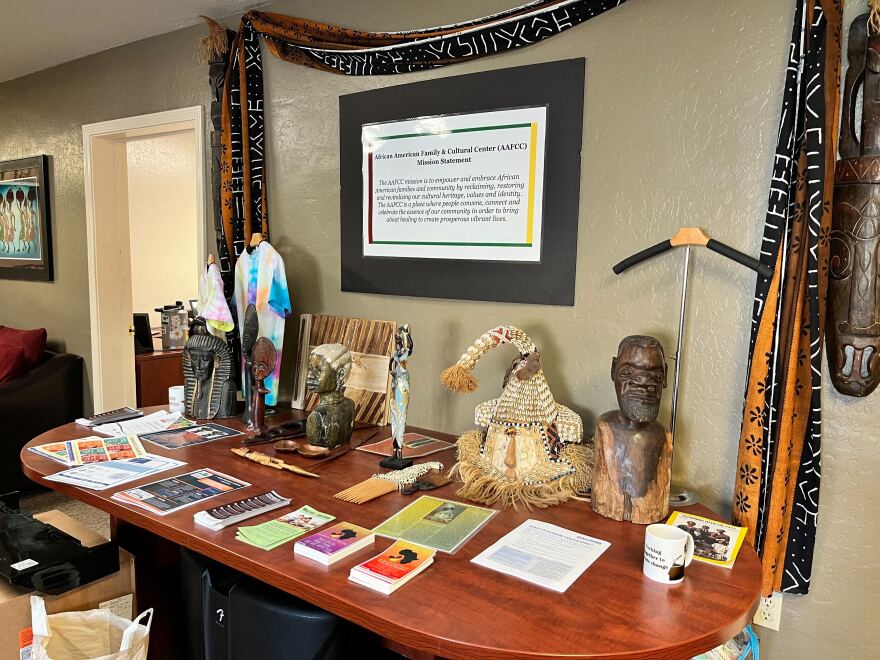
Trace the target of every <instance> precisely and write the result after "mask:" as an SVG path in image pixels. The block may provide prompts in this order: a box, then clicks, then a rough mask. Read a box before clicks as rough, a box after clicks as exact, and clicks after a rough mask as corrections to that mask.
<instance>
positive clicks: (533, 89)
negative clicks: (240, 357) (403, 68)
mask: <svg viewBox="0 0 880 660" xmlns="http://www.w3.org/2000/svg"><path fill="white" fill-rule="evenodd" d="M584 75H585V62H584V60H583V59H582V58H581V59H575V60H564V61H560V62H550V63H546V64H535V65H531V66H524V67H516V68H510V69H500V70H495V71H487V72H483V73H474V74H469V75H464V76H453V77H446V78H439V79H434V80H428V81H424V82H418V83H412V84H408V85H400V86H395V87H387V88H383V89H376V90H370V91H367V92H359V93H356V94H348V95H344V96H340V97H339V110H340V120H339V128H340V147H339V149H340V179H341V189H340V239H341V241H340V243H341V245H340V258H341V259H340V261H341V263H340V270H341V280H342V290H343V291H359V292H366V293H379V294H391V295H405V296H423V297H434V298H458V299H466V300H487V301H504V302H522V303H538V304H550V305H573V304H574V286H575V266H576V261H577V240H578V202H579V196H580V152H581V136H582V130H583V92H584Z"/></svg>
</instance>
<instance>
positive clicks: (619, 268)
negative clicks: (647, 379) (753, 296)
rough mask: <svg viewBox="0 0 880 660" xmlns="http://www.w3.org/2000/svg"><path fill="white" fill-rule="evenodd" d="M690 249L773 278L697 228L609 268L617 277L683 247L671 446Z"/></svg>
mask: <svg viewBox="0 0 880 660" xmlns="http://www.w3.org/2000/svg"><path fill="white" fill-rule="evenodd" d="M693 246H696V247H707V248H709V249H710V250H712V251H713V252H717V253H718V254H720V255H722V256H724V257H727V258H728V259H732V260H733V261H735V262H737V263H739V264H742V265H743V266H745V267H746V268H750V269H751V270H753V271H755V272H756V273H758V275H760V276H761V277H763V278H764V279H770V278H771V277H773V269H772V268H771V267H770V266H768V265H767V264H763V263H761V262H760V261H758V260H757V259H754V258H753V257H750V256H749V255H747V254H743V253H742V252H740V251H739V250H734V249H733V248H732V247H730V246H729V245H725V244H724V243H722V242H720V241H716V240H715V239H713V238H710V237H709V236H708V234H706V232H704V231H703V230H702V229H701V228H699V227H680V228H679V230H678V231H677V232H676V233H675V235H674V236H673V237H672V238H668V239H666V240H665V241H662V242H660V243H657V244H656V245H652V246H651V247H649V248H645V249H644V250H642V251H641V252H636V253H635V254H633V255H630V256H629V257H627V258H626V259H624V260H623V261H621V262H619V263H617V264H615V265H614V266H613V267H612V270H613V271H614V272H615V274H617V275H620V274H621V273H623V272H624V271H625V270H627V269H629V268H632V267H633V266H635V265H636V264H639V263H641V262H643V261H647V260H648V259H651V258H652V257H656V256H657V255H658V254H663V253H664V252H666V251H668V250H671V249H673V248H677V247H684V248H685V252H684V270H683V275H682V282H681V308H680V310H679V315H678V341H677V343H676V349H675V357H673V360H675V377H674V379H673V383H672V414H671V419H670V423H669V430H670V432H671V433H672V441H673V443H674V442H675V418H676V414H677V412H678V384H679V383H678V379H679V375H680V373H681V346H682V341H683V339H684V321H685V309H686V305H687V289H688V278H689V275H690V258H691V247H693Z"/></svg>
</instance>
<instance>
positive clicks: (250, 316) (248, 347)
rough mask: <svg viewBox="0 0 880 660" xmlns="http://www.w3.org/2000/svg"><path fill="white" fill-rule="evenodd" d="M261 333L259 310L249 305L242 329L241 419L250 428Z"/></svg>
mask: <svg viewBox="0 0 880 660" xmlns="http://www.w3.org/2000/svg"><path fill="white" fill-rule="evenodd" d="M259 333H260V321H259V318H258V317H257V308H256V307H254V306H253V305H248V306H247V309H246V310H245V312H244V325H243V327H242V328H241V358H242V361H243V362H244V368H243V369H242V370H241V393H242V396H243V397H244V413H243V414H242V417H241V418H242V421H243V422H244V423H245V424H247V425H248V427H250V425H251V422H252V421H253V415H254V411H253V392H252V390H253V387H254V374H253V362H252V353H253V350H254V344H255V343H256V342H257V335H258V334H259Z"/></svg>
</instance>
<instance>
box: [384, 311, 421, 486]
mask: <svg viewBox="0 0 880 660" xmlns="http://www.w3.org/2000/svg"><path fill="white" fill-rule="evenodd" d="M412 352H413V340H412V336H410V334H409V325H407V324H406V323H404V324H403V325H401V326H400V327H399V328H398V329H397V334H396V335H395V350H394V353H393V354H392V355H391V364H390V370H391V441H392V452H393V453H392V454H391V456H389V457H387V458H383V459H382V460H381V461H379V465H380V466H382V467H383V468H388V469H390V470H402V469H403V468H405V467H409V466H410V465H412V463H413V462H412V459H411V458H404V457H403V436H404V434H405V433H406V411H407V408H409V372H408V371H407V370H406V362H407V360H409V358H410V357H411V356H412Z"/></svg>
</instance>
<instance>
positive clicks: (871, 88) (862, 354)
mask: <svg viewBox="0 0 880 660" xmlns="http://www.w3.org/2000/svg"><path fill="white" fill-rule="evenodd" d="M847 55H848V58H849V68H848V69H847V71H846V83H845V84H844V92H843V111H842V112H841V124H840V160H839V161H837V167H836V168H835V172H834V209H833V211H832V217H831V233H830V235H829V249H830V254H829V261H828V319H827V323H826V327H825V344H826V346H827V351H828V371H829V373H830V375H831V382H832V383H834V387H835V389H836V390H837V391H838V392H840V393H841V394H848V395H849V396H858V397H863V396H868V395H869V394H871V392H873V391H874V390H875V389H876V388H877V385H878V383H880V34H877V33H876V32H875V31H874V30H873V29H871V30H869V29H868V26H867V14H865V15H863V16H859V17H858V18H856V19H855V20H854V21H853V23H852V26H851V27H850V31H849V46H848V53H847ZM863 80H864V84H862V81H863ZM860 89H861V90H862V91H863V94H862V97H863V98H862V130H861V136H860V137H859V136H857V135H856V127H855V125H854V124H853V120H854V119H855V116H856V112H855V107H854V105H855V103H856V101H857V99H858V95H859V90H860Z"/></svg>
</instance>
